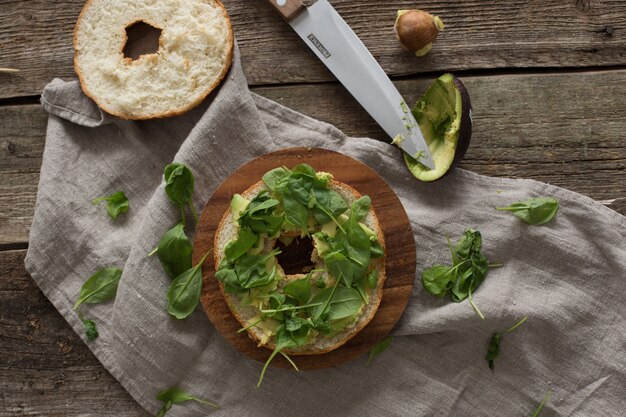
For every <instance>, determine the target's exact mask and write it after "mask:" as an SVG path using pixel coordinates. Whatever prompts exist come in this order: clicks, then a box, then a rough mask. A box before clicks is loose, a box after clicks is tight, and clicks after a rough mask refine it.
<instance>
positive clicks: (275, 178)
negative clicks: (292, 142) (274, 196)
mask: <svg viewBox="0 0 626 417" xmlns="http://www.w3.org/2000/svg"><path fill="white" fill-rule="evenodd" d="M289 173H290V171H289V170H288V169H286V168H284V167H279V168H274V169H273V170H271V171H268V172H266V173H265V175H263V182H264V183H265V185H267V187H268V188H269V189H270V190H272V191H275V190H276V188H277V187H278V185H279V184H280V183H281V182H282V181H283V180H284V179H285V178H286V177H287V176H288V175H289Z"/></svg>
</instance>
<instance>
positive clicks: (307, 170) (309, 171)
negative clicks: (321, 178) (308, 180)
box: [291, 164, 317, 179]
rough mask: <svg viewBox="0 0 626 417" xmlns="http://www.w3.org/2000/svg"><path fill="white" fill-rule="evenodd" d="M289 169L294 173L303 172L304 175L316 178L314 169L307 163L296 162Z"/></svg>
mask: <svg viewBox="0 0 626 417" xmlns="http://www.w3.org/2000/svg"><path fill="white" fill-rule="evenodd" d="M291 171H292V172H293V173H295V174H304V175H305V176H308V177H313V178H315V179H317V177H316V175H315V174H316V172H315V170H314V169H313V167H312V166H311V165H309V164H298V165H296V166H295V167H293V169H292V170H291Z"/></svg>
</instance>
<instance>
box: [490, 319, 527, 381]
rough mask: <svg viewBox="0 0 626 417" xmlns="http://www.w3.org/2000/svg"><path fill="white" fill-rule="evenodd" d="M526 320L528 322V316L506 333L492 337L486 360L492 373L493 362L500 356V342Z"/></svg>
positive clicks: (495, 334)
mask: <svg viewBox="0 0 626 417" xmlns="http://www.w3.org/2000/svg"><path fill="white" fill-rule="evenodd" d="M526 320H528V316H526V317H524V318H523V319H521V320H520V321H518V322H517V323H515V325H513V326H512V327H510V328H508V329H506V330H505V331H503V332H499V333H494V334H492V335H491V339H490V340H489V346H488V348H487V355H485V359H486V360H487V363H488V364H489V369H491V370H492V371H493V370H494V365H493V361H494V360H495V359H496V358H497V357H498V355H499V354H500V341H501V339H502V336H504V335H505V334H507V333H511V332H512V331H513V330H515V329H517V328H518V327H519V326H521V325H522V324H523V323H524V322H525V321H526Z"/></svg>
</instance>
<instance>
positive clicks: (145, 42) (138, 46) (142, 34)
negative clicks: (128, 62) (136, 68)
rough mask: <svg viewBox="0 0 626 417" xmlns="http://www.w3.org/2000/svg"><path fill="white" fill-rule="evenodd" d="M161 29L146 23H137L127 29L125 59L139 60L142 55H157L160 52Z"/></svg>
mask: <svg viewBox="0 0 626 417" xmlns="http://www.w3.org/2000/svg"><path fill="white" fill-rule="evenodd" d="M160 37H161V29H159V28H156V27H154V26H152V25H150V24H148V23H146V22H136V23H133V24H132V25H130V26H127V27H126V44H125V45H124V49H123V51H124V58H130V59H132V60H135V59H138V58H139V57H140V56H141V55H149V54H155V53H157V51H158V50H159V38H160Z"/></svg>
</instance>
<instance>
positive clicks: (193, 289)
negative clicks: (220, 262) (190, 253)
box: [167, 250, 211, 320]
mask: <svg viewBox="0 0 626 417" xmlns="http://www.w3.org/2000/svg"><path fill="white" fill-rule="evenodd" d="M209 253H211V251H210V250H209V252H207V253H206V254H205V255H204V257H203V258H202V259H201V260H200V262H198V264H197V265H196V266H194V267H193V268H190V269H188V270H186V271H185V272H183V273H182V274H180V275H179V276H177V277H176V278H175V279H174V281H172V285H171V286H170V289H169V291H168V292H167V312H168V313H169V314H170V315H171V316H173V317H176V318H177V319H179V320H182V319H185V318H187V317H189V316H190V315H191V313H193V312H194V310H195V309H196V307H197V306H198V302H199V301H200V295H201V294H202V264H204V261H205V260H206V258H207V256H208V255H209Z"/></svg>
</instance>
